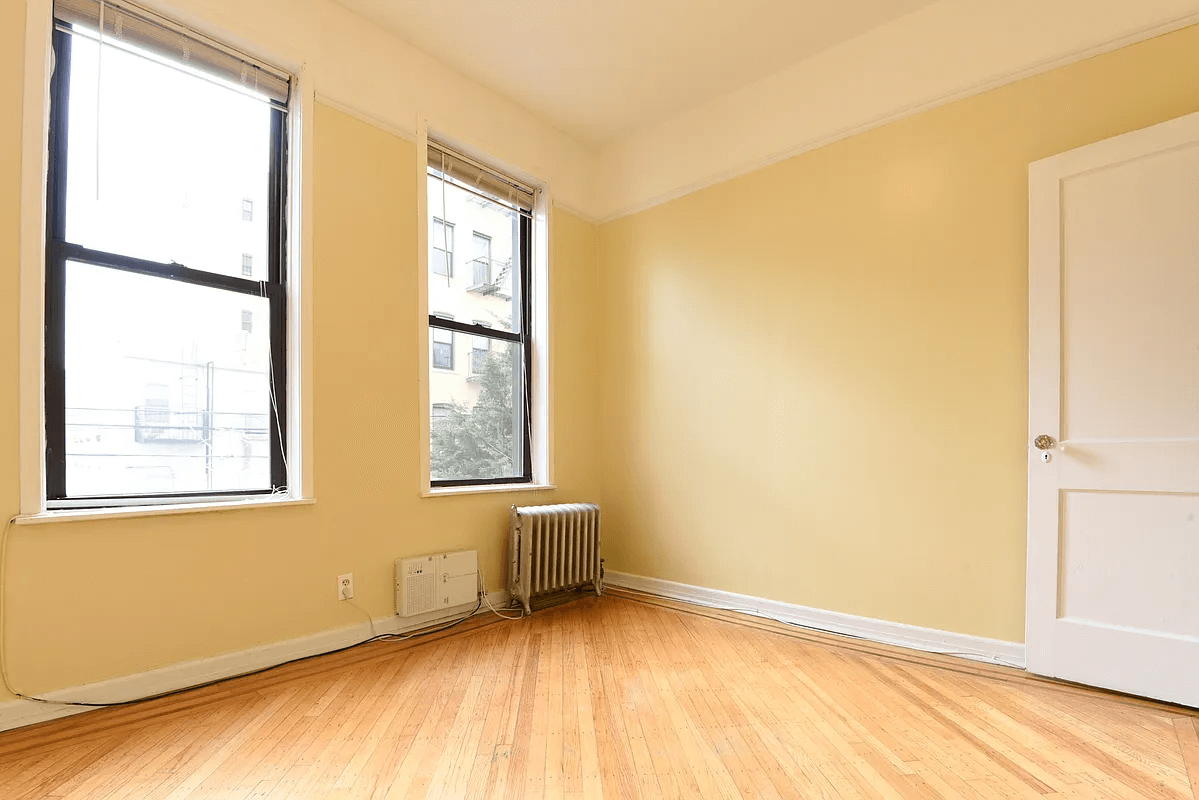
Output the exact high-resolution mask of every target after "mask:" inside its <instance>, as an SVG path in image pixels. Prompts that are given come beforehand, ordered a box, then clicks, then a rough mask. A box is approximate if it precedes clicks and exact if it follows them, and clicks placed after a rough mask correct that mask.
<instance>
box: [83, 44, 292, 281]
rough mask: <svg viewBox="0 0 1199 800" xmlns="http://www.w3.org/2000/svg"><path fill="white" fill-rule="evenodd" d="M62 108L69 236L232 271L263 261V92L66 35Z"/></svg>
mask: <svg viewBox="0 0 1199 800" xmlns="http://www.w3.org/2000/svg"><path fill="white" fill-rule="evenodd" d="M97 88H98V89H99V93H98V94H97ZM68 119H69V122H68V124H69V126H70V129H69V132H68V137H67V147H68V165H69V167H68V177H67V202H66V237H67V240H68V241H70V242H73V243H76V244H81V245H83V246H85V247H90V248H94V249H96V250H104V251H107V252H110V253H119V254H121V255H126V256H134V257H137V258H144V259H149V260H152V261H160V262H171V261H175V262H178V263H180V264H183V265H185V266H188V267H192V268H194V269H202V270H207V271H209V272H216V273H220V274H222V275H233V276H238V277H240V276H242V275H243V269H244V265H245V263H246V257H247V256H248V257H249V258H250V261H251V262H256V263H259V264H265V263H266V262H267V237H268V222H269V217H270V215H269V214H268V213H267V209H268V208H269V202H268V183H269V176H270V167H269V164H270V130H271V109H270V106H269V105H268V104H267V103H265V102H263V101H262V100H258V99H255V98H253V97H247V96H246V95H244V94H241V93H239V92H236V91H233V90H232V89H226V88H225V87H223V86H220V85H217V84H214V83H213V82H212V81H210V80H205V79H203V78H198V77H195V76H194V75H191V74H189V73H187V72H185V71H183V70H182V69H177V68H174V67H170V66H166V65H164V64H160V63H156V62H154V61H152V60H149V59H147V58H141V57H139V56H136V55H132V54H130V53H126V52H124V51H122V50H121V49H119V48H117V47H113V46H106V47H104V48H103V58H102V60H101V57H100V48H99V46H98V45H97V43H96V42H94V41H92V40H90V39H87V38H85V37H83V36H72V37H71V82H70V108H69V117H68Z"/></svg>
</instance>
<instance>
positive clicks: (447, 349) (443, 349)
mask: <svg viewBox="0 0 1199 800" xmlns="http://www.w3.org/2000/svg"><path fill="white" fill-rule="evenodd" d="M433 368H434V369H449V370H452V369H453V368H454V332H453V331H447V330H442V329H441V328H434V329H433Z"/></svg>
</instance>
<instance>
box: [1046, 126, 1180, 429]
mask: <svg viewBox="0 0 1199 800" xmlns="http://www.w3.org/2000/svg"><path fill="white" fill-rule="evenodd" d="M1061 204H1062V216H1063V225H1062V239H1063V247H1062V255H1063V257H1062V438H1066V439H1091V438H1102V439H1110V438H1113V437H1118V438H1123V437H1158V438H1160V437H1175V436H1199V357H1197V356H1199V353H1197V352H1196V350H1195V343H1196V342H1199V314H1196V313H1195V310H1196V298H1199V269H1194V268H1192V269H1185V268H1179V267H1183V266H1185V265H1186V264H1188V263H1189V264H1190V265H1191V266H1192V267H1193V266H1194V264H1195V262H1194V260H1193V259H1194V256H1195V254H1196V253H1199V224H1196V222H1197V221H1199V145H1193V146H1190V147H1184V148H1180V149H1177V150H1173V151H1170V152H1166V153H1155V154H1152V155H1148V156H1145V157H1143V158H1137V159H1134V160H1132V161H1128V162H1125V163H1123V164H1117V165H1114V166H1111V167H1107V168H1103V169H1099V170H1096V171H1094V172H1090V173H1087V174H1084V175H1080V176H1077V177H1072V178H1068V179H1066V180H1063V181H1062V201H1061Z"/></svg>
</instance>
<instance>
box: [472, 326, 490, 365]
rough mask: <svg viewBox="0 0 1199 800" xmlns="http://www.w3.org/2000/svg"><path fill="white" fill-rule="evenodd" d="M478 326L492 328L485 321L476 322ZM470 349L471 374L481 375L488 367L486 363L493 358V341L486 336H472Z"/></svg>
mask: <svg viewBox="0 0 1199 800" xmlns="http://www.w3.org/2000/svg"><path fill="white" fill-rule="evenodd" d="M474 323H475V324H476V325H480V326H482V327H484V328H490V327H491V325H490V323H488V322H487V321H485V320H478V319H476V320H474ZM471 340H472V341H471V349H470V374H471V375H476V376H477V375H480V374H482V372H483V369H484V367H485V366H486V364H485V362H486V359H487V358H488V357H490V356H491V339H489V338H487V337H486V336H472V337H471Z"/></svg>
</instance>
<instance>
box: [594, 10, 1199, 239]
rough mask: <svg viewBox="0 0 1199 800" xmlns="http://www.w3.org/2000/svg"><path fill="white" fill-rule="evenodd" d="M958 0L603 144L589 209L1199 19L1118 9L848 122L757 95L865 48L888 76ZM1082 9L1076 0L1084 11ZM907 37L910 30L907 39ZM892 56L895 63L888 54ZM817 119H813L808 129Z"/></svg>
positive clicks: (768, 161) (633, 203)
mask: <svg viewBox="0 0 1199 800" xmlns="http://www.w3.org/2000/svg"><path fill="white" fill-rule="evenodd" d="M1056 2H1057V3H1058V5H1059V6H1070V7H1071V8H1072V7H1073V6H1078V5H1079V4H1078V3H1077V2H1075V0H1056ZM961 5H962V3H961V2H960V0H942V2H941V3H937V4H935V5H934V6H932V7H929V8H928V9H926V10H925V11H927V12H928V14H927V15H925V16H924V17H922V18H921V19H916V18H917V17H921V14H922V12H915V13H914V14H912V15H908V17H905V18H902V19H901V20H899V21H897V22H895V23H892V24H889V25H887V26H883V27H882V28H880V29H876V30H875V31H872V32H870V33H868V34H865V35H863V36H862V37H858V38H857V39H855V40H851V41H850V42H847V43H845V44H844V45H842V46H840V47H838V48H834V50H835V51H839V52H834V51H826V53H823V54H820V55H818V56H816V57H813V58H812V59H809V60H808V61H806V62H801V63H800V64H796V65H792V66H791V67H789V68H787V69H786V70H783V71H782V72H780V73H776V74H775V75H773V76H770V77H768V78H765V79H763V80H761V81H758V82H755V83H754V84H751V85H750V86H747V87H742V88H741V89H738V90H736V91H734V92H731V93H729V94H727V95H725V96H723V97H721V98H718V99H716V100H714V101H711V102H709V103H707V104H705V105H704V106H701V107H699V108H694V109H691V110H689V111H686V112H683V113H682V114H679V115H676V116H675V117H672V118H671V119H669V120H666V121H665V122H663V123H659V124H657V125H655V126H651V127H650V128H647V129H643V130H641V131H639V132H636V133H634V134H632V135H631V136H629V137H626V138H624V139H622V140H620V141H618V142H615V143H613V144H612V145H610V146H609V147H607V148H605V149H604V150H603V151H602V152H601V154H600V158H599V162H598V163H597V165H596V181H597V184H598V189H599V191H598V192H597V197H596V198H595V203H594V205H595V206H596V209H595V213H594V215H593V216H594V217H595V218H596V219H597V222H598V224H600V225H603V224H606V223H609V222H613V221H615V220H618V219H621V218H623V217H627V216H630V215H633V214H637V213H639V212H641V211H645V210H648V209H650V208H653V207H655V206H658V205H662V204H664V203H668V202H670V201H672V200H677V199H679V198H681V197H685V196H687V195H689V194H693V193H695V192H697V191H700V190H702V189H706V188H708V187H711V186H714V185H717V184H720V183H723V182H725V181H728V180H731V179H733V178H737V177H740V176H742V175H746V174H748V173H751V172H755V171H757V170H760V169H763V168H764V167H768V166H770V165H772V164H776V163H778V162H780V161H783V160H786V159H788V158H792V157H794V156H797V155H800V154H802V153H806V152H809V151H812V150H816V149H819V148H821V147H826V146H828V145H830V144H833V143H835V142H838V141H841V140H843V139H847V138H849V137H851V136H855V135H857V134H860V133H864V132H866V131H869V130H872V129H874V128H878V127H881V126H883V125H886V124H889V123H891V122H896V121H898V120H901V119H905V118H907V117H911V116H914V115H916V114H920V113H922V112H925V111H929V110H932V109H935V108H938V107H940V106H944V105H947V104H949V103H953V102H955V101H958V100H962V99H965V98H968V97H971V96H974V95H978V94H982V93H983V92H987V91H990V90H992V89H996V88H999V87H1001V86H1005V85H1008V84H1011V83H1015V82H1016V81H1020V80H1023V79H1025V78H1030V77H1033V76H1036V75H1040V74H1043V73H1046V72H1050V71H1052V70H1055V69H1058V68H1061V67H1065V66H1068V65H1070V64H1074V63H1077V62H1080V61H1084V60H1086V59H1089V58H1093V57H1095V56H1098V55H1102V54H1104V53H1109V52H1112V51H1115V50H1119V49H1121V48H1123V47H1127V46H1129V45H1133V44H1136V43H1138V42H1142V41H1145V40H1148V39H1151V38H1154V37H1156V36H1161V35H1163V34H1167V33H1171V32H1173V31H1177V30H1180V29H1182V28H1186V27H1189V26H1191V25H1194V24H1196V23H1199V4H1196V3H1195V2H1185V3H1182V2H1177V1H1172V0H1162V2H1158V3H1157V4H1156V6H1154V8H1157V7H1159V6H1163V5H1170V6H1180V5H1186V6H1188V7H1189V8H1188V9H1187V10H1186V11H1185V13H1174V14H1172V15H1170V16H1169V17H1168V18H1166V19H1164V20H1162V19H1161V18H1160V17H1159V18H1158V19H1155V20H1153V21H1150V22H1146V23H1143V24H1140V25H1138V26H1136V27H1135V28H1134V29H1132V30H1131V31H1129V30H1127V29H1125V30H1123V31H1122V32H1118V31H1113V30H1112V28H1115V27H1116V26H1117V22H1119V21H1121V20H1124V21H1126V18H1125V17H1124V16H1120V15H1119V14H1116V15H1115V16H1117V17H1118V18H1119V19H1118V20H1116V21H1113V22H1111V24H1110V25H1108V27H1107V29H1105V30H1103V31H1100V32H1097V31H1091V32H1090V36H1089V37H1088V40H1087V41H1085V42H1082V43H1078V44H1076V45H1075V46H1074V47H1072V48H1071V49H1069V50H1068V52H1065V53H1061V52H1058V53H1054V54H1051V55H1047V56H1043V57H1040V58H1036V59H1032V60H1030V59H1027V58H1025V59H1024V60H1023V61H1021V62H1020V63H1008V64H1002V65H999V67H998V68H996V65H994V64H981V63H979V64H974V65H972V66H973V71H975V72H983V73H984V77H981V78H977V79H973V80H968V81H967V82H966V83H965V84H964V85H961V86H958V87H955V88H953V89H950V90H948V91H938V90H936V89H935V88H929V87H919V86H917V87H915V88H913V87H907V89H908V91H907V94H908V95H909V96H915V98H916V99H912V100H909V101H908V102H905V103H902V104H900V105H898V106H895V105H890V106H888V105H887V103H888V101H890V100H891V96H890V95H884V94H879V93H877V92H876V94H878V96H877V97H876V98H875V100H876V102H874V103H873V105H874V108H871V109H869V110H866V111H859V113H857V114H856V115H853V116H856V119H855V120H854V121H852V122H850V123H848V124H843V121H840V120H838V121H836V122H833V124H826V125H822V126H811V125H809V126H807V127H808V129H807V130H804V125H803V122H804V121H805V120H807V119H810V118H812V117H817V116H820V114H821V110H820V109H819V107H818V104H817V106H816V107H813V108H811V110H810V111H809V113H807V114H805V115H804V116H803V117H802V118H799V117H786V116H785V115H784V116H783V118H782V120H781V121H780V117H779V112H778V110H777V108H771V107H767V106H764V105H763V103H762V102H761V97H762V96H764V95H766V94H769V95H770V96H771V98H772V100H773V101H774V103H775V104H777V105H785V106H789V107H797V106H802V105H803V104H804V103H805V102H806V100H807V98H805V97H804V91H803V89H804V88H805V87H804V85H803V84H804V82H805V81H810V80H811V77H812V73H813V72H814V71H817V70H820V69H823V68H824V67H826V66H828V64H826V63H824V62H831V63H836V62H837V61H838V60H840V61H847V60H854V59H855V58H856V57H857V56H860V55H861V53H860V52H855V51H862V50H870V49H873V51H874V52H876V53H879V54H880V55H878V56H877V58H876V63H875V64H862V63H861V59H857V61H856V62H855V63H859V65H860V66H862V72H863V74H865V75H866V76H867V77H865V78H863V79H862V80H863V81H864V82H866V83H870V82H871V81H874V83H876V84H879V83H881V82H883V81H884V80H885V78H881V77H880V78H875V77H874V75H872V74H871V73H874V74H875V75H879V76H885V75H887V74H888V70H889V67H893V66H894V64H895V63H897V62H901V61H902V60H903V58H904V57H905V55H904V54H905V52H907V51H910V50H911V49H913V48H912V45H911V43H910V41H911V39H912V34H913V31H915V30H918V29H919V26H921V25H923V26H924V27H927V28H929V29H935V28H936V27H937V25H938V23H937V21H936V15H937V14H938V13H940V14H942V15H945V14H947V13H948V12H947V11H946V9H949V10H952V11H953V12H955V13H956V14H958V15H960V14H961ZM1016 5H1017V4H1015V3H1013V4H1010V5H1009V7H1010V8H1015V7H1016ZM1025 5H1027V3H1025ZM1081 10H1082V9H1081V7H1080V8H1079V12H1080V13H1081ZM1067 11H1069V9H1067ZM1021 13H1022V11H1021V10H1019V9H1016V10H1015V11H1013V12H1012V16H1011V19H1010V20H1009V22H1010V25H1011V26H1012V27H1018V23H1019V21H1020V19H1022V17H1021V16H1020V15H1021ZM1128 13H1129V14H1132V13H1136V12H1133V11H1129V12H1128ZM1071 19H1072V17H1071V15H1070V13H1060V14H1059V16H1058V19H1057V21H1058V23H1059V26H1060V27H1061V28H1063V31H1062V35H1063V36H1066V35H1067V33H1066V32H1065V28H1066V27H1068V25H1067V23H1068V22H1069V21H1070V20H1071ZM940 24H941V27H942V30H941V31H940V32H939V33H938V34H935V35H931V34H930V36H932V38H933V39H934V40H935V39H936V38H938V37H939V38H940V39H942V40H943V41H949V40H951V39H952V38H954V33H953V32H952V31H949V30H945V29H946V28H950V27H951V25H952V22H942V23H940ZM980 27H986V26H982V25H980ZM958 38H959V39H960V38H962V37H958ZM1050 38H1051V37H1050ZM901 39H903V40H906V43H905V41H903V40H901ZM956 49H957V54H956V55H957V57H958V59H959V60H961V59H967V60H968V59H969V58H970V57H971V56H970V55H969V54H970V52H971V48H970V47H969V46H968V45H966V44H963V43H962V42H959V43H958V46H957V48H956ZM888 61H890V62H892V63H891V64H888ZM954 66H955V65H953V64H949V65H947V67H946V69H950V70H952V69H953V67H954ZM988 67H990V68H989V69H988ZM871 88H873V89H877V88H878V87H877V86H873V87H871ZM789 90H790V91H789ZM755 95H756V97H755ZM827 116H829V118H830V121H832V120H835V119H836V117H837V114H836V113H831V114H828V115H827ZM843 116H844V115H843ZM789 122H790V123H793V124H792V125H791V127H790V129H789V130H784V131H782V132H781V134H780V133H778V129H780V128H786V127H787V123H789ZM839 123H840V124H839ZM770 127H773V128H775V129H776V133H775V134H774V135H773V139H774V140H776V141H775V143H773V145H772V144H771V143H769V142H768V139H769V138H770V137H769V136H763V135H761V133H760V132H761V131H762V130H763V129H768V128H770ZM813 127H816V128H817V129H816V130H812V128H813ZM819 128H823V129H819ZM746 132H757V133H751V134H750V135H751V136H754V137H756V139H757V143H756V144H755V145H750V146H742V145H737V147H738V148H739V149H740V150H741V153H740V154H739V155H740V157H735V158H734V159H732V160H731V163H728V164H727V165H725V166H722V167H720V166H718V167H717V168H716V169H714V170H712V171H710V172H706V173H705V172H704V170H705V168H707V169H712V168H711V166H710V165H711V164H712V163H713V161H717V162H719V160H721V154H720V152H719V148H720V146H721V145H725V146H727V144H728V143H729V142H734V141H736V139H737V138H738V137H740V138H742V139H744V138H747V137H746V135H745V134H746ZM788 134H792V135H797V136H798V137H799V138H797V140H796V141H793V142H787V143H785V144H783V145H782V146H778V144H777V140H778V139H780V138H783V139H785V138H787V135H788ZM730 149H731V148H730ZM680 151H681V152H680ZM725 160H728V159H725ZM697 165H698V166H697ZM647 171H648V172H650V173H653V172H655V171H656V174H652V175H650V176H649V177H648V178H645V177H644V175H643V174H644V173H646V172H647ZM639 173H642V174H639ZM688 173H690V174H688ZM695 173H701V174H698V175H697V174H695ZM637 181H640V184H641V185H639V186H630V184H632V183H634V182H637Z"/></svg>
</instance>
